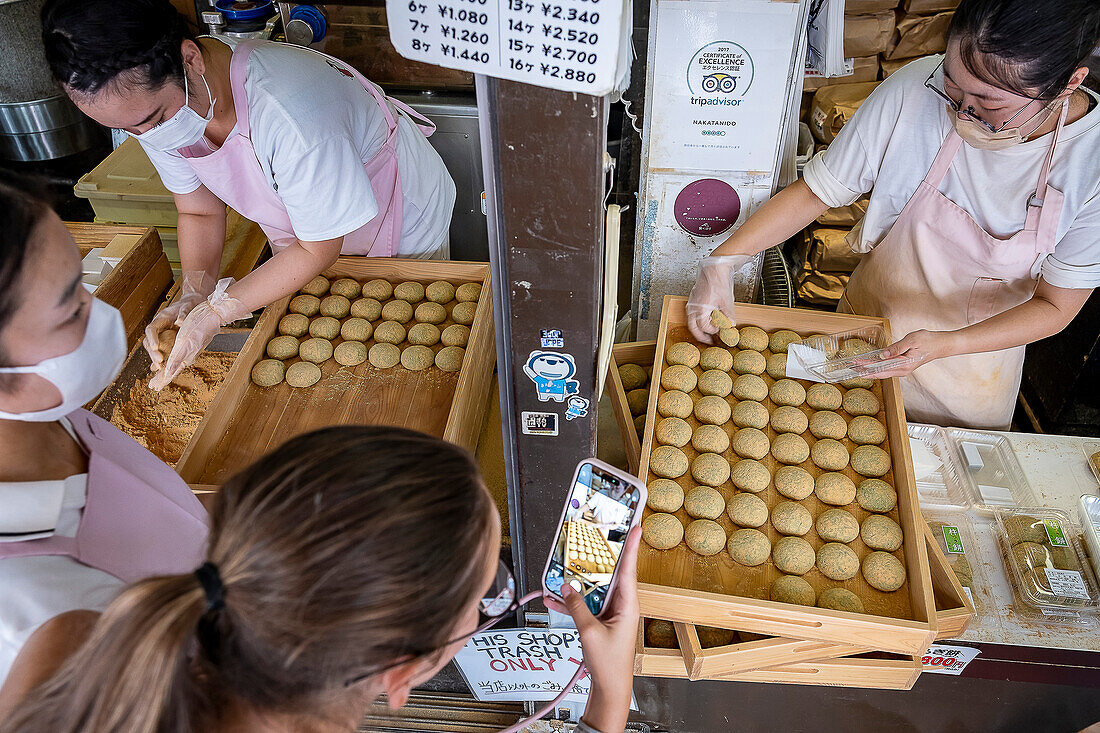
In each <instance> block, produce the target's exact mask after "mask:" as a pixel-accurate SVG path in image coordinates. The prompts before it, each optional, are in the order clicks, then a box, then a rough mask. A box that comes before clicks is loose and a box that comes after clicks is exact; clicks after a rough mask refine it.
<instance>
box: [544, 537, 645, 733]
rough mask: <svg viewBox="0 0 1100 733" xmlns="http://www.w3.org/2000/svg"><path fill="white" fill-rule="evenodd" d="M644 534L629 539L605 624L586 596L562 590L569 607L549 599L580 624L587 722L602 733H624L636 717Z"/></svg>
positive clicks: (578, 627)
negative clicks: (632, 712)
mask: <svg viewBox="0 0 1100 733" xmlns="http://www.w3.org/2000/svg"><path fill="white" fill-rule="evenodd" d="M641 537H642V530H641V528H640V527H635V528H634V529H632V530H631V531H630V534H629V535H627V537H626V543H625V544H624V545H623V551H622V554H621V555H620V556H619V567H618V582H617V583H616V585H615V592H614V593H613V594H612V595H611V596H609V597H608V599H607V609H606V611H605V612H604V615H603V617H602V618H596V617H595V616H593V615H592V612H591V611H589V610H588V606H586V605H585V603H584V598H582V597H581V594H580V593H577V592H576V591H575V590H573V589H572V588H570V587H569V586H568V585H563V586H562V593H563V596H562V597H563V598H564V599H565V606H562V605H561V604H560V603H558V602H557V601H555V600H552V599H549V598H548V599H546V605H547V606H548V607H550V608H552V609H554V610H555V611H558V612H559V613H568V614H569V615H570V616H572V617H573V621H574V622H576V624H577V631H578V632H579V633H580V635H581V646H582V648H583V650H584V663H585V665H586V666H587V667H588V674H589V676H590V678H591V680H592V687H591V693H590V694H589V696H588V705H586V706H585V709H584V717H583V718H581V722H583V723H585V724H586V725H588V726H589V727H591V728H592V729H594V730H596V731H599V732H600V733H622V731H623V730H624V729H625V728H626V719H627V716H628V715H629V713H630V698H631V695H632V694H633V690H634V647H635V643H636V640H637V637H638V622H639V610H638V542H639V541H640V540H641Z"/></svg>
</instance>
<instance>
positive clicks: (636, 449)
mask: <svg viewBox="0 0 1100 733" xmlns="http://www.w3.org/2000/svg"><path fill="white" fill-rule="evenodd" d="M656 351H657V342H656V341H634V342H631V343H627V344H615V346H614V347H612V349H611V365H610V368H609V369H608V370H607V391H608V393H609V394H610V396H611V408H612V409H613V410H614V411H615V421H616V422H618V423H619V433H620V434H621V435H622V436H623V450H624V451H626V462H627V465H628V466H629V467H630V472H631V473H632V474H634V475H635V476H637V475H638V462H639V459H640V458H641V457H642V436H640V435H638V430H637V429H636V428H635V427H634V416H633V415H631V414H630V406H629V405H627V402H626V390H625V389H624V388H623V382H622V380H621V379H619V367H621V366H623V365H624V364H637V365H638V366H640V367H643V368H644V369H645V370H646V371H647V372H649V371H651V368H652V367H653V354H654V352H656ZM652 384H653V380H652V379H650V385H652Z"/></svg>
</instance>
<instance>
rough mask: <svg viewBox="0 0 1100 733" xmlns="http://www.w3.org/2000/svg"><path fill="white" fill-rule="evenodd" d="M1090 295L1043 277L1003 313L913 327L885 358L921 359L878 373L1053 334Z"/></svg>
mask: <svg viewBox="0 0 1100 733" xmlns="http://www.w3.org/2000/svg"><path fill="white" fill-rule="evenodd" d="M1090 295H1092V290H1091V289H1070V288H1059V287H1055V286H1053V285H1051V284H1050V283H1048V282H1047V281H1045V280H1043V279H1042V278H1040V279H1039V285H1038V286H1037V287H1036V288H1035V294H1034V295H1032V296H1031V298H1030V299H1029V300H1027V301H1026V302H1024V303H1021V304H1020V305H1018V306H1016V307H1015V308H1009V309H1008V310H1006V311H1005V312H1004V313H998V314H997V315H995V316H993V317H991V318H987V319H985V320H984V321H979V322H978V323H975V324H973V325H970V326H966V327H965V328H960V329H958V330H956V331H924V330H921V331H914V332H913V333H911V334H909V335H908V336H906V337H905V338H903V339H901V340H900V341H898V342H897V343H894V344H892V345H891V346H890V347H889V348H888V349H887V350H886V351H885V352H884V354H883V358H893V357H895V356H901V355H903V354H904V355H907V356H913V357H916V358H917V359H918V361H917V362H916V363H914V364H910V365H908V366H905V367H901V368H899V369H895V370H891V371H889V372H886V373H883V374H876V375H875V376H876V377H877V378H886V377H902V376H905V375H906V374H909V373H910V372H912V371H913V370H914V369H916V368H917V367H918V366H920V365H921V364H926V363H928V362H930V361H932V360H934V359H941V358H943V357H945V356H958V355H960V354H980V353H982V352H986V351H1000V350H1001V349H1010V348H1012V347H1014V346H1023V345H1025V344H1030V343H1034V342H1035V341H1039V340H1040V339H1045V338H1047V337H1048V336H1053V335H1054V334H1056V333H1058V332H1059V331H1061V330H1062V329H1063V328H1065V327H1066V326H1068V325H1069V323H1070V321H1072V320H1073V319H1074V318H1075V317H1076V316H1077V314H1078V313H1080V312H1081V308H1083V307H1084V305H1085V302H1086V301H1088V299H1089V296H1090Z"/></svg>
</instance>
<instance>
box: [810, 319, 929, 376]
mask: <svg viewBox="0 0 1100 733" xmlns="http://www.w3.org/2000/svg"><path fill="white" fill-rule="evenodd" d="M858 341H861V342H863V343H858ZM801 345H802V346H804V347H807V348H809V349H812V351H811V352H809V353H808V354H807V353H806V351H805V350H803V349H796V350H795V358H796V359H798V362H799V363H800V364H801V365H802V368H803V369H805V370H806V371H808V372H809V373H810V374H813V375H814V376H815V377H818V378H819V379H822V380H824V381H826V382H843V381H845V380H847V379H855V378H859V377H862V378H866V379H874V378H875V375H878V374H882V373H883V372H887V371H890V370H891V369H897V368H898V367H901V366H905V365H907V364H913V363H915V362H916V359H914V358H913V357H911V356H898V357H895V358H893V359H883V358H882V350H883V349H885V348H886V347H887V346H889V345H890V341H889V340H888V339H887V338H886V329H884V328H883V327H882V326H864V327H863V328H857V329H855V330H854V331H842V332H841V333H832V334H829V335H827V336H813V337H811V338H808V339H803V340H802V344H801ZM868 347H869V348H868Z"/></svg>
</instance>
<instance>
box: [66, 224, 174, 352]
mask: <svg viewBox="0 0 1100 733" xmlns="http://www.w3.org/2000/svg"><path fill="white" fill-rule="evenodd" d="M65 226H66V227H68V229H69V234H71V235H72V237H73V240H74V241H75V242H76V244H77V246H78V247H79V248H80V254H81V256H84V255H86V254H87V253H88V252H90V251H92V250H93V249H98V248H101V247H106V246H107V245H108V244H110V243H111V240H112V239H114V238H115V236H116V235H119V234H133V235H136V236H138V237H140V238H139V239H138V241H137V244H135V245H134V247H133V249H131V250H130V251H129V252H127V253H126V256H125V257H123V258H122V260H121V261H119V263H118V265H117V266H115V268H114V269H113V270H111V272H109V273H108V274H107V277H105V278H103V281H102V282H101V283H100V284H99V286H98V287H97V288H96V289H95V296H96V297H97V298H99V299H100V300H102V301H103V302H104V303H107V304H109V305H113V306H114V307H115V308H118V310H119V312H120V313H122V323H123V325H125V326H126V343H127V344H128V346H130V347H133V346H134V344H136V343H137V342H138V341H140V340H141V336H142V332H143V331H144V330H145V325H146V324H147V323H149V321H150V320H151V319H152V318H153V315H154V314H155V313H156V312H157V310H158V309H159V308H160V304H161V301H163V300H164V297H165V295H166V294H167V293H168V291H169V289H170V288H171V287H172V268H171V266H170V265H169V264H168V258H167V257H165V256H164V252H163V251H162V250H161V243H160V237H159V236H158V235H157V230H156V229H153V228H151V227H126V226H110V225H107V224H86V223H82V222H66V223H65Z"/></svg>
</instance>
